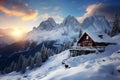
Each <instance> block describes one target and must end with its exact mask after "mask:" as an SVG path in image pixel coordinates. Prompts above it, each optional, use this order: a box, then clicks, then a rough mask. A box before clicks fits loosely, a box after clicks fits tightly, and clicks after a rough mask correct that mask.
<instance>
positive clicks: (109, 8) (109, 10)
mask: <svg viewBox="0 0 120 80" xmlns="http://www.w3.org/2000/svg"><path fill="white" fill-rule="evenodd" d="M119 9H120V6H119V5H106V4H101V3H99V4H92V5H89V6H88V7H87V9H86V13H85V14H84V15H83V16H81V17H77V19H78V20H79V22H82V21H83V20H84V19H85V18H86V17H89V16H91V15H93V14H101V15H104V16H106V18H107V19H108V20H109V21H111V20H112V18H113V17H114V15H115V13H119V14H120V10H119Z"/></svg>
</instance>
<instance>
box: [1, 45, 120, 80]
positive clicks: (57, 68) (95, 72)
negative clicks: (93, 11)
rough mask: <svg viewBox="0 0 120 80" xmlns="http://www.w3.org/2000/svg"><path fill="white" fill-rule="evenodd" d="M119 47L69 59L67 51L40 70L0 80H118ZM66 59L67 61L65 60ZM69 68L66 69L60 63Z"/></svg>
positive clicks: (119, 67)
mask: <svg viewBox="0 0 120 80" xmlns="http://www.w3.org/2000/svg"><path fill="white" fill-rule="evenodd" d="M119 49H120V45H113V46H108V47H107V48H106V51H105V52H103V53H99V54H88V55H81V56H77V57H72V58H68V57H69V50H66V51H63V52H62V53H60V54H57V55H54V56H52V57H50V58H49V59H48V60H47V62H45V63H43V65H42V66H41V67H40V68H37V69H33V70H32V71H29V70H28V71H27V72H26V73H25V74H23V75H22V74H19V73H16V72H12V73H9V74H6V75H1V76H0V80H8V79H9V80H13V79H14V80H18V79H20V80H80V79H82V80H91V79H92V80H120V77H119V76H120V73H119V72H118V70H120V52H118V51H117V50H119ZM67 58H68V59H67ZM64 59H67V60H66V61H65V63H66V64H67V65H69V66H70V67H71V68H69V69H66V68H65V67H64V65H63V64H62V61H63V60H64Z"/></svg>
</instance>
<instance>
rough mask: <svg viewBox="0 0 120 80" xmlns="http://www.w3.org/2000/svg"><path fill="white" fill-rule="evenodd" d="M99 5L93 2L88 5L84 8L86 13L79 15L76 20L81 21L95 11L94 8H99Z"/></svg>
mask: <svg viewBox="0 0 120 80" xmlns="http://www.w3.org/2000/svg"><path fill="white" fill-rule="evenodd" d="M100 6H101V4H93V5H90V6H88V7H87V9H86V13H85V14H84V15H83V16H81V17H77V19H78V21H80V22H82V21H83V20H84V19H85V18H86V17H89V16H91V15H93V14H94V13H95V12H96V9H97V8H99V7H100Z"/></svg>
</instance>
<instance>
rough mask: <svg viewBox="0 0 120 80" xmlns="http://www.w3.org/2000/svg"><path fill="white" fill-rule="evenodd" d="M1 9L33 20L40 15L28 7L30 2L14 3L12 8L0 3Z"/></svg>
mask: <svg viewBox="0 0 120 80" xmlns="http://www.w3.org/2000/svg"><path fill="white" fill-rule="evenodd" d="M20 8H23V9H20ZM0 11H1V12H3V13H5V14H7V15H10V16H18V17H20V18H21V19H22V20H33V19H35V18H36V17H37V15H38V12H37V11H36V10H33V9H30V8H28V4H12V9H9V8H7V7H5V6H4V5H0Z"/></svg>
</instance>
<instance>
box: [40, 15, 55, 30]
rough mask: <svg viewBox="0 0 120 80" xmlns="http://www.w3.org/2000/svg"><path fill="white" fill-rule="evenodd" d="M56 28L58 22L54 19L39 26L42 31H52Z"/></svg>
mask: <svg viewBox="0 0 120 80" xmlns="http://www.w3.org/2000/svg"><path fill="white" fill-rule="evenodd" d="M54 27H56V22H55V21H54V19H53V18H51V17H50V18H48V19H47V20H46V21H43V22H41V23H40V25H39V26H38V29H41V30H52V29H53V28H54Z"/></svg>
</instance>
